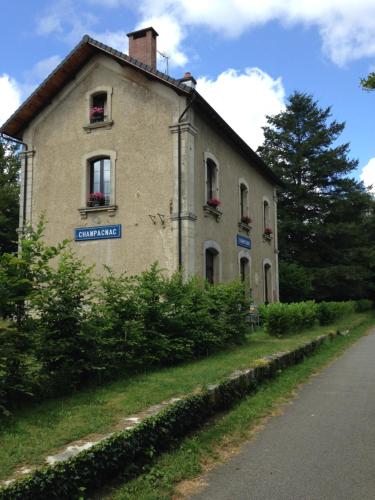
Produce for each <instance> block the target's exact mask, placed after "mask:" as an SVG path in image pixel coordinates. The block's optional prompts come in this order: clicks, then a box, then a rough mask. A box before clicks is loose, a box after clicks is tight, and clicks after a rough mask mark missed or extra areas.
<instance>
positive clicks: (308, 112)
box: [258, 92, 374, 300]
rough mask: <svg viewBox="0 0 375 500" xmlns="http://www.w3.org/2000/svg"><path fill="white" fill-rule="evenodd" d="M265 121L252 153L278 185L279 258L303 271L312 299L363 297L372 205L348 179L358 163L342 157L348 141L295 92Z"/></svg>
mask: <svg viewBox="0 0 375 500" xmlns="http://www.w3.org/2000/svg"><path fill="white" fill-rule="evenodd" d="M267 120H268V126H266V127H264V137H265V141H264V144H263V145H262V146H261V147H260V148H259V149H258V153H259V154H260V156H261V157H262V159H263V160H264V161H265V162H266V163H267V164H268V165H269V166H270V167H271V168H272V169H273V171H274V172H275V173H276V174H277V175H279V176H280V178H281V179H282V180H283V182H284V183H285V189H284V190H281V192H280V194H279V206H278V211H279V219H280V221H279V247H280V260H281V262H289V263H295V264H297V265H298V266H299V267H302V268H303V269H305V270H306V272H307V275H308V276H310V277H311V279H312V284H313V289H312V292H311V295H310V296H311V297H312V298H316V299H344V298H359V297H362V296H367V295H369V293H370V284H369V280H370V279H371V277H372V274H371V273H372V271H371V266H372V259H373V256H372V255H373V254H372V252H373V246H374V242H373V241H371V238H370V236H369V231H368V230H367V229H366V227H368V225H369V218H371V217H373V216H374V215H373V214H374V206H373V200H372V198H371V195H370V194H369V192H368V191H367V190H366V188H365V187H364V185H363V184H362V183H360V182H357V181H355V180H354V179H351V178H349V177H348V174H350V173H351V172H353V170H354V169H355V168H356V167H357V165H358V162H357V161H356V160H352V159H350V158H349V144H341V145H340V144H338V143H337V140H338V138H339V136H340V134H341V133H342V131H343V130H344V127H345V124H344V123H338V122H337V121H335V120H331V108H330V107H328V108H325V109H322V108H320V107H319V106H318V103H317V101H315V100H314V99H313V98H312V96H310V95H306V94H303V93H299V92H295V93H293V94H292V95H291V96H290V97H289V100H288V104H287V107H286V109H285V111H283V112H281V113H279V114H278V115H276V116H273V117H270V116H269V117H267ZM284 267H285V266H284ZM285 270H287V271H288V268H287V267H285ZM289 271H290V269H289ZM289 274H290V272H289ZM281 295H282V296H284V299H286V300H288V299H289V298H290V297H285V293H284V291H283V290H281ZM291 300H295V297H293V299H291Z"/></svg>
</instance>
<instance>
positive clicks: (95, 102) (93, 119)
mask: <svg viewBox="0 0 375 500" xmlns="http://www.w3.org/2000/svg"><path fill="white" fill-rule="evenodd" d="M106 118H107V93H106V92H99V93H97V94H93V95H92V96H91V102H90V123H99V122H104V121H105V120H106Z"/></svg>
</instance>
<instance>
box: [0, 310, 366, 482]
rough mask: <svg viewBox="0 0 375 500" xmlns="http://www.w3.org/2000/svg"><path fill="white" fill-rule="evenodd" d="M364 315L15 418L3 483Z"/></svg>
mask: <svg viewBox="0 0 375 500" xmlns="http://www.w3.org/2000/svg"><path fill="white" fill-rule="evenodd" d="M367 318H369V314H368V313H367V314H366V313H361V314H355V315H351V316H348V317H347V318H346V319H344V320H342V321H340V322H339V323H336V324H335V325H330V326H328V327H319V328H314V329H311V330H307V331H305V332H303V333H301V334H298V335H294V336H291V337H288V338H283V339H278V338H273V337H269V336H268V335H266V334H264V333H263V332H262V331H258V332H255V333H254V334H252V335H251V336H250V337H249V340H248V342H247V343H246V344H244V345H242V346H239V347H236V348H233V349H231V350H227V351H225V352H221V353H218V354H216V355H213V356H211V357H209V358H205V359H202V360H200V361H196V362H191V363H186V364H184V365H180V366H178V367H171V368H166V369H162V370H158V371H154V372H148V373H144V374H140V375H137V376H134V377H131V378H124V379H121V378H120V379H119V380H117V381H116V382H113V383H110V384H106V385H104V386H101V387H96V388H91V389H86V390H82V391H80V392H78V393H76V394H74V395H72V396H70V397H64V398H60V399H54V400H51V401H47V402H44V403H42V404H40V405H38V406H35V407H30V408H26V409H24V410H22V411H19V412H17V414H15V415H14V416H13V417H12V418H11V419H9V420H8V421H7V422H6V423H4V424H3V426H2V428H1V429H0V479H5V478H7V477H9V476H10V475H11V474H12V472H13V471H14V470H15V469H17V468H19V467H20V466H23V465H38V464H41V463H42V462H43V460H44V457H45V456H46V455H47V454H50V453H51V452H52V451H54V450H56V449H57V448H60V447H61V446H63V445H65V444H66V443H69V442H71V441H74V440H76V439H79V438H82V437H85V436H86V435H88V434H92V433H102V432H106V431H108V430H109V429H110V428H111V427H113V426H114V425H116V424H117V423H118V421H119V420H120V419H121V418H122V417H124V416H126V415H129V414H132V413H137V412H139V411H141V410H143V409H145V408H147V407H148V406H151V405H153V404H156V403H159V402H161V401H163V400H166V399H168V398H171V397H173V396H178V395H184V394H187V393H190V392H192V391H194V390H197V389H199V388H200V387H204V386H206V385H207V384H210V383H215V382H218V381H219V380H222V379H223V378H224V377H225V376H227V375H228V374H229V373H231V372H232V371H234V370H236V369H241V368H246V367H251V366H252V365H254V363H255V362H256V360H258V359H259V358H261V357H263V356H265V355H268V354H271V353H273V352H277V351H281V350H288V349H292V348H294V347H296V346H298V345H300V344H301V343H304V342H306V341H307V340H309V339H311V338H314V337H316V336H318V335H321V334H323V333H326V332H328V331H332V330H334V329H336V328H352V327H353V326H354V325H357V324H359V323H361V322H364V321H366V319H367Z"/></svg>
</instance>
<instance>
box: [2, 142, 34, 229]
mask: <svg viewBox="0 0 375 500" xmlns="http://www.w3.org/2000/svg"><path fill="white" fill-rule="evenodd" d="M1 137H2V139H4V140H5V141H11V142H15V143H16V144H20V145H21V146H22V147H23V149H24V151H28V146H27V144H26V143H25V142H22V141H19V140H18V139H14V138H13V137H9V136H8V135H5V134H1ZM26 198H27V155H25V162H24V176H23V210H22V229H23V228H24V227H25V224H26Z"/></svg>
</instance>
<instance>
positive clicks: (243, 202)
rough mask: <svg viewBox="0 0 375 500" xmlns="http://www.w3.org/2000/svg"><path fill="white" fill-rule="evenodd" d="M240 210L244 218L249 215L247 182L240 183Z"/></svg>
mask: <svg viewBox="0 0 375 500" xmlns="http://www.w3.org/2000/svg"><path fill="white" fill-rule="evenodd" d="M240 211H241V219H242V218H243V217H244V216H245V215H247V188H246V186H245V184H241V185H240Z"/></svg>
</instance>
